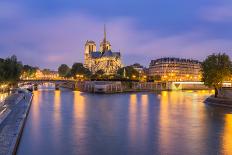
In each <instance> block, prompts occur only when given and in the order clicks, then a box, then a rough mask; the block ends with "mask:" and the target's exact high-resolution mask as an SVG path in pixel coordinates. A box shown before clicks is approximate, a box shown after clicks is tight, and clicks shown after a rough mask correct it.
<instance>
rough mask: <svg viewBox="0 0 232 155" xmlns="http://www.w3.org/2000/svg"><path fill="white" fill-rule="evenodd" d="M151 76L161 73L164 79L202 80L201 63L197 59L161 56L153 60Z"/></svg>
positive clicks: (150, 68) (150, 70)
mask: <svg viewBox="0 0 232 155" xmlns="http://www.w3.org/2000/svg"><path fill="white" fill-rule="evenodd" d="M148 74H149V76H155V75H159V76H160V77H161V79H162V80H163V81H201V78H202V73H201V63H200V62H199V61H197V60H191V59H180V58H161V59H156V60H152V61H151V63H150V66H149V72H148Z"/></svg>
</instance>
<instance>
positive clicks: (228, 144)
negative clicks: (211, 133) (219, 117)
mask: <svg viewBox="0 0 232 155" xmlns="http://www.w3.org/2000/svg"><path fill="white" fill-rule="evenodd" d="M222 139H223V140H222V142H223V144H222V148H223V152H222V153H223V154H228V155H231V154H232V114H227V115H225V127H224V132H223V137H222Z"/></svg>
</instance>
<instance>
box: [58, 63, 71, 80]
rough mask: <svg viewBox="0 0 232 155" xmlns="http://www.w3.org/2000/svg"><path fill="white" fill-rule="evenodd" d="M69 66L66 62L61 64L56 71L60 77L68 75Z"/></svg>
mask: <svg viewBox="0 0 232 155" xmlns="http://www.w3.org/2000/svg"><path fill="white" fill-rule="evenodd" d="M69 72H70V68H69V67H68V65H66V64H62V65H60V66H59V68H58V73H59V76H60V77H68V75H69Z"/></svg>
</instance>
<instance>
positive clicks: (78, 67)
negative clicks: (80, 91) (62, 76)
mask: <svg viewBox="0 0 232 155" xmlns="http://www.w3.org/2000/svg"><path fill="white" fill-rule="evenodd" d="M76 75H83V76H85V77H89V76H90V75H91V72H90V70H89V69H87V68H85V67H84V66H83V64H82V63H74V64H73V65H72V69H71V76H72V77H74V78H76Z"/></svg>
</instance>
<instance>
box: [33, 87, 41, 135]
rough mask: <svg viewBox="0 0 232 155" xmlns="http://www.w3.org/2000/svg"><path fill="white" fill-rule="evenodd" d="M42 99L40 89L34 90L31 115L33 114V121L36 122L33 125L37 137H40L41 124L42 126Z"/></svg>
mask: <svg viewBox="0 0 232 155" xmlns="http://www.w3.org/2000/svg"><path fill="white" fill-rule="evenodd" d="M41 99H42V94H41V93H40V92H39V91H34V92H33V103H32V106H31V108H30V115H32V119H33V122H36V123H35V124H34V125H33V128H32V129H33V133H34V135H35V136H36V138H37V139H38V138H39V134H38V133H39V130H40V129H39V126H40V111H39V106H40V105H39V102H40V100H41Z"/></svg>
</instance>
